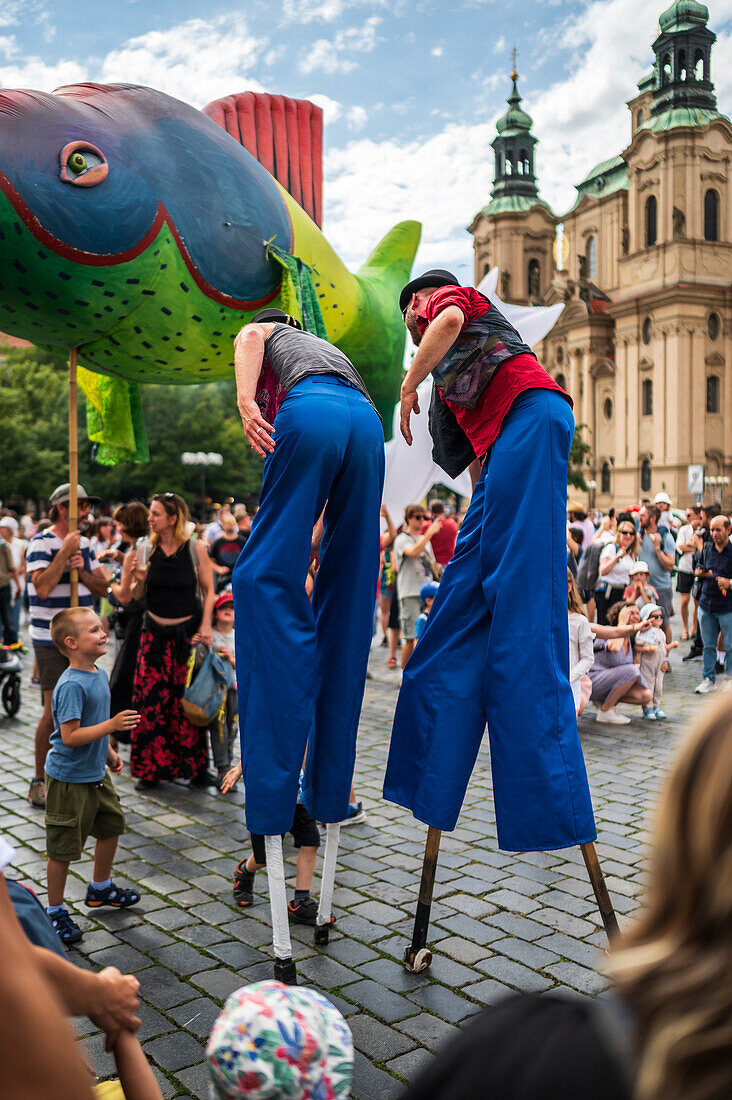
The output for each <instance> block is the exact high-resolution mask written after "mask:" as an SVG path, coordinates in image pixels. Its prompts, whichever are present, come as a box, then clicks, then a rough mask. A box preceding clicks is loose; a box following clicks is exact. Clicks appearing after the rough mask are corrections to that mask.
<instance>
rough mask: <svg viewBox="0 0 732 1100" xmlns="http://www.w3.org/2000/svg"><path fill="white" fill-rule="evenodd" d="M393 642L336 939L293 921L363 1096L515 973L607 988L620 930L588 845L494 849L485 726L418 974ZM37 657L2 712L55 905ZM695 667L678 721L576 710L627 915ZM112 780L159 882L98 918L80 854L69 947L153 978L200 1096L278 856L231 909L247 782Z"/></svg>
mask: <svg viewBox="0 0 732 1100" xmlns="http://www.w3.org/2000/svg"><path fill="white" fill-rule="evenodd" d="M675 621H676V622H677V623H678V618H677V619H676V620H675ZM678 629H679V628H678V627H677V630H678ZM683 649H684V651H685V649H686V647H685V646H684V647H683ZM385 653H386V650H385V649H383V648H381V647H380V646H378V645H375V647H374V649H373V652H372V660H371V667H372V675H373V678H372V679H371V680H370V681H369V682H368V684H367V690H366V697H365V702H364V708H363V715H362V720H361V728H360V736H359V745H358V762H357V766H356V785H357V790H358V795H359V797H360V798H362V799H363V801H364V804H365V806H366V808H367V811H368V823H366V824H362V825H357V826H353V827H350V828H348V829H344V830H342V844H341V854H340V859H339V866H338V872H337V877H336V891H335V901H334V905H335V912H336V914H337V917H338V921H337V925H336V928H337V931H336V932H334V933H333V934H332V937H331V943H330V946H329V947H328V948H326V949H324V950H322V951H321V950H318V949H316V948H314V947H313V943H312V929H308V928H305V929H303V928H294V929H293V947H294V953H295V956H296V958H297V963H298V971H299V975H300V980H301V981H302V982H307V983H309V984H312V985H313V986H315V987H316V988H318V989H321V990H322V991H323V992H325V993H326V995H327V996H328V997H330V998H331V1000H332V1001H333V1002H334V1003H335V1004H336V1005H337V1006H338V1008H339V1009H340V1010H341V1011H342V1012H343V1014H344V1015H345V1016H346V1017H347V1018H348V1022H349V1024H350V1026H351V1029H352V1031H353V1038H354V1044H355V1048H356V1059H355V1073H354V1085H353V1093H352V1095H353V1097H355V1098H356V1100H370V1098H372V1097H378V1098H379V1100H388V1098H390V1097H392V1096H395V1095H398V1093H399V1091H400V1087H401V1085H400V1083H401V1082H405V1081H409V1080H410V1078H411V1077H412V1076H413V1075H414V1073H415V1072H416V1070H418V1069H419V1067H420V1066H422V1065H424V1063H425V1062H427V1061H428V1060H429V1059H430V1057H431V1056H432V1052H433V1051H434V1050H435V1049H436V1048H437V1047H438V1046H439V1045H440V1044H441V1043H442V1042H444V1041H445V1040H447V1039H449V1037H450V1036H451V1035H453V1034H454V1033H455V1031H456V1029H457V1028H459V1027H460V1026H461V1025H462V1024H463V1023H464V1022H465V1021H466V1020H467V1019H468V1017H470V1016H471V1015H472V1014H473V1013H475V1012H477V1011H479V1009H480V1008H481V1007H482V1006H483V1005H486V1004H491V1003H492V1002H494V1001H495V1000H496V999H497V998H499V997H501V996H502V995H503V994H505V993H506V992H507V991H508V990H510V989H520V990H536V991H543V990H547V989H550V988H552V987H556V986H561V987H567V988H569V989H571V990H574V991H576V992H577V993H579V994H583V995H592V994H595V993H597V992H598V991H599V990H600V989H601V988H602V987H603V979H602V977H601V976H600V975H599V973H598V967H599V965H600V964H601V954H600V950H601V949H602V948H603V946H604V944H605V938H604V934H603V932H602V930H601V924H600V920H599V916H598V913H597V911H596V908H595V903H594V900H593V897H592V893H591V889H590V886H589V882H588V880H587V876H586V874H585V869H584V864H583V861H582V858H581V854H580V851H579V849H568V850H564V851H561V852H538V853H537V852H535V853H526V854H523V855H508V854H504V853H502V852H499V851H498V850H497V849H496V830H495V818H494V810H493V802H492V797H491V775H490V757H489V753H488V749H487V738H486V742H485V747H484V748H483V749H482V751H481V753H480V756H479V759H478V763H477V766H476V769H475V773H474V775H473V779H472V782H471V785H470V788H469V791H468V795H467V798H466V800H465V806H464V808H463V812H462V815H461V818H460V822H459V825H458V828H457V829H456V830H455V832H454V833H452V834H449V835H445V836H444V837H443V841H442V850H441V855H440V864H439V868H438V872H437V883H436V888H435V902H434V905H433V910H432V926H431V933H430V938H431V941H432V943H433V945H434V961H433V964H432V967H431V970H430V971H429V972H428V973H427V975H426V976H425V975H419V976H417V975H410V974H408V973H407V972H405V971H404V969H403V968H402V966H401V957H402V954H403V951H404V948H405V946H406V945H407V943H408V941H409V938H410V933H411V925H412V917H413V913H414V906H415V902H416V896H417V889H418V884H419V875H420V869H421V860H422V854H423V847H424V841H425V834H426V829H425V827H424V826H423V825H420V824H419V823H418V822H415V821H414V820H413V819H412V817H411V816H410V815H409V814H408V813H406V812H405V811H404V810H402V809H400V808H399V807H396V806H393V805H390V804H388V803H384V802H383V801H382V800H381V797H380V796H381V784H382V778H383V773H384V766H385V760H386V752H387V746H388V740H389V733H390V729H391V718H392V713H393V709H394V704H395V700H396V695H397V680H396V674H395V673H390V672H387V671H386V668H385V665H386V659H385ZM30 666H31V657H30V656H28V657H26V658H25V668H24V692H23V705H22V708H21V712H20V714H19V715H18V718H17V719H15V720H9V719H7V718H5V717H4V715H3V717H0V831H1V832H2V835H4V836H5V837H6V838H7V839H8V840H9V841H11V842H12V843H13V844H14V845H15V846H16V849H17V856H16V859H15V864H14V870H15V872H16V875H17V877H18V878H19V879H20V880H21V881H24V882H26V883H28V884H29V885H31V886H33V887H34V888H35V889H36V891H37V892H38V893H39V894H40V895H41V897H42V900H43V901H44V902H45V864H44V858H43V854H44V829H43V814H42V812H40V811H38V810H33V809H31V808H30V807H29V805H28V803H27V802H26V800H25V795H26V793H27V790H28V781H29V778H30V776H31V775H32V747H33V731H34V728H35V723H36V720H37V717H38V713H39V704H38V692H37V689H32V688H31V687H30V684H29V682H28V678H29V676H30ZM700 675H701V667H700V662H698V661H695V662H689V663H686V664H682V663H681V660H680V655H679V653H675V654H674V656H673V672H672V673H671V674H670V675H669V676H668V677H667V680H666V685H667V687H666V695H665V697H664V708H665V709H666V710H667V712H668V714H669V716H670V717H669V720H668V721H666V722H654V723H651V722H644V721H643V720H642V719H640V717H639V709H638V708H635V711H634V712H633V711H630V710H628V713H634V720H633V722H632V724H631V725H628V726H621V727H613V726H600V725H598V724H596V723H595V721H594V715H595V711H594V708H592V707H590V708H588V710H589V712H590V713H589V717H588V718H584V717H583V718H582V719H581V720H580V726H581V736H582V741H583V745H584V749H585V755H586V758H587V765H588V770H589V774H590V782H591V786H592V794H593V799H594V805H595V811H596V815H597V820H598V829H599V840H598V845H597V847H598V853H599V856H600V860H601V863H602V866H603V869H604V871H605V874H606V876H607V881H608V886H609V889H610V892H611V895H612V898H613V901H614V903H615V908H616V910H617V913H618V916H619V918H620V921H621V924H622V923H623V921H624V920H627V919H628V916H629V915H630V914H632V912H633V910H634V908H635V906H636V904H637V901H636V899H637V895H638V893H639V891H640V889H641V882H642V875H643V866H644V852H645V849H644V843H645V837H646V832H645V830H646V822H647V815H648V812H649V809H650V808H651V807H652V803H653V798H654V795H655V792H656V791H657V789H658V786H659V783H660V781H661V780H662V778H663V775H664V773H665V771H666V769H667V767H668V765H669V761H670V759H671V757H672V754H673V751H674V746H675V744H676V742H677V738H678V736H679V734H680V732H681V731H682V730H683V729H684V728H685V727H686V726H687V725H688V722H689V719H690V718H691V717H692V716H693V715H694V714H695V713H696V712H697V711H698V709H699V707H700V706H701V705H703V704H702V700H701V698H700V697H698V696H694V695H693V694H692V692H691V689H692V688H693V686H694V685H695V684H696V683H697V681H698V679H699V678H700ZM515 705H516V706H520V705H521V704H520V700H516V704H515ZM449 720H450V707H449V701H446V706H445V721H449ZM123 755H125V757H126V753H125V751H124V750H123ZM116 782H117V785H118V789H119V792H120V795H121V798H122V803H123V806H124V807H125V810H126V813H127V821H128V825H129V833H128V835H126V836H125V837H124V838H123V839H122V841H121V844H120V850H119V855H118V859H117V863H116V867H115V876H116V878H117V880H118V881H121V882H123V883H132V884H135V885H136V886H138V887H139V888H140V890H141V891H142V893H143V894H144V896H143V899H142V901H141V903H140V905H139V907H138V908H137V909H135V910H130V911H127V912H101V913H97V912H95V913H94V915H93V916H92V915H91V914H90V915H87V913H86V911H85V909H84V907H83V904H82V898H83V895H84V891H85V888H86V884H87V882H88V881H89V878H90V874H91V861H90V859H89V858H86V859H84V861H83V862H81V863H79V864H76V865H74V866H73V867H72V874H71V875H70V877H69V889H68V895H67V896H68V900H69V902H70V903H71V908H72V909H73V910H74V911H75V916H77V918H78V921H79V924H80V925H81V926H82V928H83V929H84V933H85V935H84V940H83V941H82V943H81V944H80V945H79V948H80V950H74V951H73V952H72V958H73V959H74V961H76V962H78V963H79V965H82V966H93V967H101V966H105V965H109V964H114V965H115V966H118V967H120V969H122V970H124V971H129V972H132V973H134V974H136V975H137V976H138V977H139V979H140V983H141V996H142V999H143V1002H144V1003H143V1008H142V1030H141V1032H140V1039H141V1041H142V1043H143V1045H144V1048H145V1050H146V1052H147V1055H148V1057H149V1058H150V1059H151V1060H152V1062H153V1064H154V1065H155V1066H156V1067H157V1069H158V1076H159V1079H160V1082H161V1086H162V1089H163V1095H164V1096H166V1097H175V1096H194V1097H201V1098H204V1097H207V1096H208V1092H207V1084H206V1082H207V1073H206V1068H205V1065H204V1062H203V1060H204V1044H205V1040H206V1037H207V1035H208V1032H209V1029H210V1027H211V1024H212V1023H213V1020H214V1019H215V1017H216V1015H217V1013H218V1011H219V1008H220V1006H221V1004H222V1002H223V1001H224V999H225V998H226V997H227V996H228V994H229V993H231V992H232V991H233V990H234V989H237V988H238V987H239V986H241V985H243V984H245V983H247V982H251V981H256V980H258V979H261V978H268V977H271V976H272V963H271V957H272V952H271V945H270V926H269V906H268V903H267V882H266V873H264V872H262V873H261V874H260V875H258V876H257V880H256V885H255V889H256V892H257V895H258V901H259V904H258V905H256V906H255V907H254V908H253V909H251V910H249V911H248V912H247V913H242V912H241V911H238V910H236V909H235V908H234V904H233V901H232V897H231V884H232V883H231V880H232V873H233V869H234V864H235V861H236V860H238V859H239V858H241V856H242V855H243V854H244V853H245V852H246V851H247V850H248V849H247V832H246V829H245V826H244V815H243V809H242V802H243V796H242V793H241V790H239V791H238V792H236V793H234V794H233V795H231V796H228V797H223V796H221V795H215V794H214V793H207V792H202V791H196V790H189V789H188V788H187V787H186V786H185V785H178V784H169V785H167V786H165V787H164V788H161V790H160V791H153V792H152V793H150V794H139V793H137V792H136V791H134V789H133V784H132V781H131V779H130V778H129V772H128V771H127V769H126V772H125V773H123V776H122V777H120V778H119V779H118V780H117V781H116ZM90 847H91V845H90ZM285 854H286V858H287V859H288V870H289V872H290V873H293V872H294V859H295V850H294V849H293V848H292V847H290V846H289V845H288V844H287V843H286V844H285ZM317 889H318V881H317V879H316V881H315V883H314V892H317ZM77 1029H78V1033H79V1036H80V1037H83V1040H84V1043H85V1045H86V1048H87V1050H88V1052H89V1057H90V1059H91V1061H92V1062H93V1063H94V1065H95V1067H96V1069H97V1072H98V1073H99V1074H100V1075H101V1076H105V1075H109V1074H111V1073H112V1069H113V1067H112V1063H111V1060H110V1058H109V1056H108V1055H105V1054H104V1044H103V1037H102V1036H101V1035H100V1034H98V1033H95V1032H94V1030H93V1029H92V1028H91V1025H89V1024H88V1022H84V1021H78V1022H77Z"/></svg>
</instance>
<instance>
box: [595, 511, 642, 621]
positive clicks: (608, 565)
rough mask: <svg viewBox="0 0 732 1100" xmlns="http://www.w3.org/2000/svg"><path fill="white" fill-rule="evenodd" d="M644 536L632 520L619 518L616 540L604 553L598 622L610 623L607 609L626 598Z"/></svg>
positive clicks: (597, 600)
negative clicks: (631, 571)
mask: <svg viewBox="0 0 732 1100" xmlns="http://www.w3.org/2000/svg"><path fill="white" fill-rule="evenodd" d="M640 546H641V537H640V535H639V534H638V531H637V530H636V528H635V525H634V523H633V521H632V520H631V519H627V518H623V519H619V520H618V530H617V534H616V540H615V541H614V542H608V543H607V545H606V546H605V547H604V549H603V551H602V553H601V554H600V563H599V577H598V584H597V588H596V590H595V601H596V604H597V621H598V623H601V624H605V623H607V610H608V608H609V607H612V605H613V604H614V603H618V601H619V600H622V599H623V594H624V593H625V589H626V588H627V587H628V585H629V584H630V570H631V568H632V567H633V565H634V564H635V562H636V561H637V560H638V551H639V550H640Z"/></svg>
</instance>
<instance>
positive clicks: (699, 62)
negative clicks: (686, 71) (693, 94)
mask: <svg viewBox="0 0 732 1100" xmlns="http://www.w3.org/2000/svg"><path fill="white" fill-rule="evenodd" d="M703 79H704V53H703V51H702V50H697V51H696V53H695V54H694V80H703Z"/></svg>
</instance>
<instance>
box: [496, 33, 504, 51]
mask: <svg viewBox="0 0 732 1100" xmlns="http://www.w3.org/2000/svg"><path fill="white" fill-rule="evenodd" d="M505 48H506V38H505V36H504V35H501V37H500V38H497V39H496V41H495V43H494V44H493V53H503V51H504V50H505Z"/></svg>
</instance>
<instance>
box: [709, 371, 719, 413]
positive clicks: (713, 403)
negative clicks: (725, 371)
mask: <svg viewBox="0 0 732 1100" xmlns="http://www.w3.org/2000/svg"><path fill="white" fill-rule="evenodd" d="M707 412H708V413H718V412H719V376H718V375H716V374H710V375H709V377H708V378H707Z"/></svg>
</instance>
